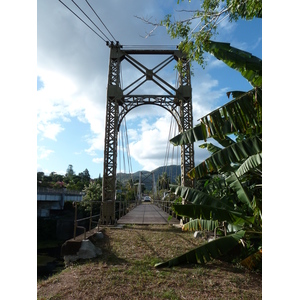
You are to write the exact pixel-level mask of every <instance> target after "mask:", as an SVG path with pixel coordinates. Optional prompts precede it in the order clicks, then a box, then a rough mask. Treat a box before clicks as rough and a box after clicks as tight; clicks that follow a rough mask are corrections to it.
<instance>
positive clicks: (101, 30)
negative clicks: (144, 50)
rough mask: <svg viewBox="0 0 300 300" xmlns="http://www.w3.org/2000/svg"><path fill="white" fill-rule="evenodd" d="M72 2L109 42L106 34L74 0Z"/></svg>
mask: <svg viewBox="0 0 300 300" xmlns="http://www.w3.org/2000/svg"><path fill="white" fill-rule="evenodd" d="M72 2H73V3H74V4H75V5H76V6H77V7H78V8H79V9H80V11H81V12H82V13H83V14H84V15H85V16H86V17H87V18H88V19H89V20H90V21H91V22H92V23H93V24H94V25H95V26H96V27H97V29H98V30H99V31H100V32H101V33H102V34H103V35H104V36H105V37H106V38H107V40H109V38H108V37H107V36H106V34H105V33H104V32H103V31H102V30H101V29H100V28H99V27H98V26H97V25H96V24H95V23H94V22H93V21H92V20H91V18H90V17H89V16H88V15H87V14H86V13H85V12H84V11H83V10H82V9H81V8H80V7H79V5H78V4H77V3H76V2H75V1H74V0H72Z"/></svg>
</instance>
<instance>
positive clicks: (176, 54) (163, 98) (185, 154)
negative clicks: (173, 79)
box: [101, 42, 194, 224]
mask: <svg viewBox="0 0 300 300" xmlns="http://www.w3.org/2000/svg"><path fill="white" fill-rule="evenodd" d="M108 46H109V47H110V61H109V73H108V86H107V102H106V123H105V140H104V163H103V181H102V215H101V222H103V224H113V223H114V221H115V199H116V175H117V173H116V172H117V139H118V132H119V128H120V125H121V122H122V120H123V118H124V117H125V115H126V114H127V113H128V112H129V111H131V110H132V109H134V108H136V107H138V106H141V105H149V104H151V105H157V106H160V107H163V108H164V109H166V110H168V111H169V112H170V113H171V114H172V115H173V117H174V118H175V120H176V122H177V124H178V128H179V132H183V131H186V130H187V129H190V128H192V127H193V112H192V88H191V75H190V65H189V61H188V60H187V59H186V58H185V56H184V55H183V54H182V52H181V51H179V50H178V49H173V50H172V49H171V50H170V49H163V50H157V49H156V50H155V49H152V50H149V49H130V48H126V47H123V46H121V45H120V44H119V43H118V42H117V43H113V42H111V43H108ZM133 55H134V56H136V55H147V56H149V57H150V56H153V55H160V56H163V57H167V58H166V59H164V60H163V61H162V62H161V63H159V64H158V65H157V66H156V67H154V68H152V69H148V68H147V67H145V66H144V65H143V64H142V63H141V62H139V61H138V60H137V59H136V58H134V57H133ZM124 60H125V61H127V62H128V63H130V64H131V65H132V66H133V67H134V68H136V69H137V70H139V71H140V72H141V73H142V76H141V77H140V78H138V79H137V80H135V81H133V82H132V83H131V84H129V85H128V86H127V87H125V88H123V89H122V88H121V82H120V69H121V63H122V61H124ZM174 60H176V61H182V66H183V67H182V70H181V72H180V74H179V78H178V88H176V87H174V86H172V85H171V84H169V83H168V82H166V81H165V80H164V79H162V78H161V77H160V76H158V74H157V73H158V72H159V71H161V70H162V69H163V68H165V67H166V66H167V65H169V64H170V63H171V62H172V61H174ZM149 80H151V81H152V82H154V83H155V84H156V85H157V86H158V87H160V89H161V90H163V91H164V93H163V94H162V95H149V94H148V95H137V94H133V92H134V91H135V90H137V89H138V88H139V87H140V86H142V85H143V84H144V83H145V82H147V81H149ZM178 107H179V109H177V108H178ZM178 111H179V112H178ZM192 168H194V145H193V144H188V145H183V146H181V184H182V185H183V186H189V187H192V186H193V181H192V180H190V179H189V178H188V177H187V172H188V171H189V170H191V169H192Z"/></svg>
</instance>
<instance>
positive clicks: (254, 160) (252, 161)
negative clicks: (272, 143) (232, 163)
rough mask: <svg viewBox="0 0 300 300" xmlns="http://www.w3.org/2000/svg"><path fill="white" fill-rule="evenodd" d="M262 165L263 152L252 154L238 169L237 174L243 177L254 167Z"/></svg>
mask: <svg viewBox="0 0 300 300" xmlns="http://www.w3.org/2000/svg"><path fill="white" fill-rule="evenodd" d="M261 165H262V153H257V154H255V155H252V156H250V157H249V158H248V159H247V160H245V161H244V162H243V164H242V165H241V166H240V167H239V168H238V169H237V171H236V173H235V174H236V176H237V177H241V176H242V175H244V174H246V173H247V172H249V171H250V170H252V169H255V168H257V167H259V166H261Z"/></svg>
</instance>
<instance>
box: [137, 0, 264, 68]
mask: <svg viewBox="0 0 300 300" xmlns="http://www.w3.org/2000/svg"><path fill="white" fill-rule="evenodd" d="M181 2H184V0H181V1H180V0H178V1H177V4H180V3H181ZM189 2H191V0H189ZM185 14H189V16H188V17H187V18H185V19H184V20H176V19H173V16H172V15H171V14H168V15H166V16H165V18H164V19H163V20H162V21H161V22H160V23H153V22H150V21H149V20H146V19H145V18H140V19H142V20H143V21H145V22H146V23H148V24H151V25H152V26H154V29H153V30H151V32H153V31H154V30H155V29H156V28H158V27H159V26H163V27H165V28H166V30H167V32H168V34H169V35H170V37H171V38H174V39H175V38H179V39H180V40H181V42H180V44H179V45H178V47H179V49H180V50H181V51H183V52H184V53H185V55H186V57H187V58H188V59H189V60H190V61H196V62H197V63H199V64H200V65H202V66H204V65H205V58H204V54H205V49H204V47H205V45H206V43H207V42H209V41H210V40H211V39H212V38H213V37H214V36H215V35H217V34H218V30H219V29H220V27H221V26H220V23H221V22H222V21H224V20H226V19H228V20H229V22H235V21H237V20H238V19H245V20H251V19H253V18H262V0H203V1H201V3H200V7H199V9H196V10H188V11H187V10H185ZM195 23H196V26H194V25H192V24H195ZM178 67H179V68H180V62H179V65H178Z"/></svg>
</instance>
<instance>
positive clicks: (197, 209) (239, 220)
mask: <svg viewBox="0 0 300 300" xmlns="http://www.w3.org/2000/svg"><path fill="white" fill-rule="evenodd" d="M175 194H176V195H178V196H181V197H182V198H184V199H186V200H187V201H189V202H191V203H190V204H185V205H182V204H173V209H174V211H175V212H176V213H177V214H178V215H180V216H185V217H188V218H192V219H198V218H203V219H206V220H210V219H212V220H218V221H227V222H228V223H232V224H240V225H243V224H245V223H253V216H252V217H249V216H247V215H245V213H244V212H243V211H242V210H241V209H239V208H237V207H234V206H231V205H228V204H226V203H224V202H223V201H222V200H220V199H217V198H214V197H213V196H210V195H208V194H206V193H203V192H201V191H199V190H196V189H192V188H189V187H184V186H178V187H177V188H176V191H175Z"/></svg>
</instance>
